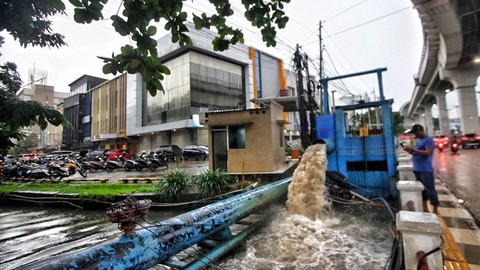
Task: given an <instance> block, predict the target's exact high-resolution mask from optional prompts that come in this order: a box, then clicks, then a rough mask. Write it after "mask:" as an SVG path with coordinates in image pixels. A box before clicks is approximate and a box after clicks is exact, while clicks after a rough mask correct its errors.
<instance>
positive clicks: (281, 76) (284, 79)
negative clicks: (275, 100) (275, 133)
mask: <svg viewBox="0 0 480 270" xmlns="http://www.w3.org/2000/svg"><path fill="white" fill-rule="evenodd" d="M278 75H279V76H278V77H279V79H280V96H281V95H282V94H281V93H282V91H288V85H287V75H286V74H285V67H284V64H283V60H282V59H280V60H279V61H278ZM287 119H288V112H283V120H285V122H286V121H287ZM283 129H287V124H285V125H283Z"/></svg>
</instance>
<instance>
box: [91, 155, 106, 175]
mask: <svg viewBox="0 0 480 270" xmlns="http://www.w3.org/2000/svg"><path fill="white" fill-rule="evenodd" d="M88 163H89V164H90V166H89V167H88V171H89V172H91V173H95V172H96V171H98V170H106V168H105V165H106V163H105V161H104V160H103V159H101V158H100V157H97V158H96V159H94V160H90V161H88Z"/></svg>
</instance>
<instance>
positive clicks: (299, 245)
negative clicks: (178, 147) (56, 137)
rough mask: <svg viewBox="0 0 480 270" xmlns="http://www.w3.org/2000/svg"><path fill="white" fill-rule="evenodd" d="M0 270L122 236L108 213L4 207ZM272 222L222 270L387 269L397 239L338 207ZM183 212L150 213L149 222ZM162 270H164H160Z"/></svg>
mask: <svg viewBox="0 0 480 270" xmlns="http://www.w3.org/2000/svg"><path fill="white" fill-rule="evenodd" d="M0 211H1V214H0V269H2V270H8V269H22V265H24V264H27V263H29V262H33V261H37V260H40V259H43V258H46V257H49V256H52V255H55V254H61V253H64V252H67V251H71V250H75V249H80V248H84V247H87V246H90V245H92V244H96V243H99V242H101V241H105V240H108V239H112V238H115V237H118V236H119V235H120V231H119V230H118V229H117V226H116V225H115V224H112V223H110V222H109V221H107V220H106V218H105V211H103V210H98V211H92V210H88V211H87V210H80V209H72V208H65V209H40V208H38V207H21V208H20V207H4V206H0ZM266 211H268V213H269V214H270V213H271V215H272V216H273V218H272V220H271V221H270V222H269V223H268V225H266V226H265V227H264V228H263V229H261V230H260V231H259V232H258V233H257V234H256V235H254V236H253V237H252V238H251V239H249V240H248V241H247V248H246V250H241V249H237V250H236V253H235V254H233V255H230V256H229V257H226V258H225V259H223V260H222V261H221V262H218V265H219V266H220V267H221V268H223V269H232V270H233V269H245V270H246V269H259V270H263V269H265V270H267V269H285V270H286V269H383V266H384V264H385V262H386V260H387V258H388V255H389V250H390V247H391V243H392V240H391V239H392V238H391V237H390V235H389V233H388V223H389V221H390V218H389V216H388V215H387V214H386V212H385V211H384V210H383V209H382V210H381V209H380V208H379V209H371V208H368V209H363V210H362V209H361V208H360V207H359V206H354V207H351V206H347V207H344V206H334V207H332V208H331V209H330V211H328V212H327V213H325V214H324V215H322V219H319V220H315V221H313V220H310V219H308V218H306V217H303V216H299V215H292V216H288V215H287V211H286V208H285V207H284V206H276V207H272V208H270V209H268V210H266ZM177 214H180V213H179V212H176V213H175V212H165V211H150V213H149V218H148V220H149V221H160V220H163V219H166V218H169V217H171V216H174V215H177ZM160 269H163V268H160Z"/></svg>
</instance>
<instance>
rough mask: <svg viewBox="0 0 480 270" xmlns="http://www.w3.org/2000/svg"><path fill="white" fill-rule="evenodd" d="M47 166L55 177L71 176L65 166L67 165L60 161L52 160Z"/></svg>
mask: <svg viewBox="0 0 480 270" xmlns="http://www.w3.org/2000/svg"><path fill="white" fill-rule="evenodd" d="M47 166H48V171H49V173H50V175H52V176H53V177H58V178H60V179H62V178H64V177H68V176H69V174H68V170H67V168H65V166H64V165H63V164H62V163H60V162H54V161H53V162H50V164H48V165H47Z"/></svg>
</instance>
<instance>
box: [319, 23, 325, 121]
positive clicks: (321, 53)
mask: <svg viewBox="0 0 480 270" xmlns="http://www.w3.org/2000/svg"><path fill="white" fill-rule="evenodd" d="M318 39H319V44H320V60H319V61H320V70H319V74H318V76H319V80H318V81H319V84H318V87H319V88H318V90H319V91H318V96H319V97H320V98H319V99H318V100H319V101H320V106H319V107H320V110H321V112H322V113H324V112H323V111H322V110H323V109H322V108H323V95H322V92H323V86H322V79H323V48H322V46H323V45H322V21H321V20H320V21H318Z"/></svg>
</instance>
